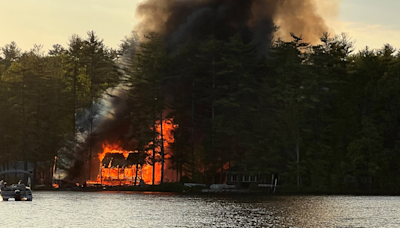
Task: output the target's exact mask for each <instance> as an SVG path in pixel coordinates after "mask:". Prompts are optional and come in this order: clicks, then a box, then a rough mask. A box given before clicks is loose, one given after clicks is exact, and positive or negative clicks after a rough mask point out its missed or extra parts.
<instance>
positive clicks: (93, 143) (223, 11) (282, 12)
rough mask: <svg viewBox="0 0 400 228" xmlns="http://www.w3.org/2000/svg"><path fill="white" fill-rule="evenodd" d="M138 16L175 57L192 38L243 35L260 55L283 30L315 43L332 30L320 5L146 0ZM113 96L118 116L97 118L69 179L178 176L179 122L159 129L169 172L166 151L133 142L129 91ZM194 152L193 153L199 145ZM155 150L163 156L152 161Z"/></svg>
mask: <svg viewBox="0 0 400 228" xmlns="http://www.w3.org/2000/svg"><path fill="white" fill-rule="evenodd" d="M136 14H137V16H138V20H139V21H138V23H137V26H136V28H135V30H136V32H137V33H138V34H139V35H140V36H142V35H146V34H148V33H150V32H155V33H157V34H159V35H160V37H161V39H162V40H163V42H165V43H166V44H167V46H168V52H169V53H174V51H176V50H177V49H178V47H179V45H180V44H182V43H184V42H185V41H186V40H187V39H190V38H191V37H200V38H201V37H208V36H213V37H215V38H217V39H218V40H225V41H226V40H228V39H229V37H231V36H233V35H234V34H237V33H240V34H241V36H242V37H243V39H244V41H245V42H246V43H252V44H253V45H254V46H256V47H257V50H258V54H259V55H267V52H268V48H269V47H270V45H271V41H272V40H273V39H274V36H275V35H276V34H275V32H276V28H277V26H280V27H281V29H280V30H279V32H280V33H281V34H283V33H285V34H284V35H282V36H283V37H285V36H286V37H287V36H288V34H289V33H290V32H293V33H295V34H296V35H301V34H302V35H303V36H305V37H306V38H308V40H309V41H311V42H314V41H316V40H318V39H319V37H320V35H322V33H323V32H327V31H329V28H328V27H327V26H326V25H325V23H324V20H323V19H322V18H321V17H320V16H319V15H318V14H317V13H316V1H315V0H301V1H299V0H286V1H280V0H191V1H189V0H162V1H160V0H145V1H142V2H141V3H140V4H139V5H138V8H137V9H136ZM276 25H277V26H276ZM131 51H132V52H133V53H129V54H128V55H129V56H132V55H133V54H134V52H135V51H136V49H135V48H133V49H132V50H131ZM162 86H165V87H166V85H162ZM164 90H165V91H166V89H164ZM166 93H168V92H166ZM113 95H114V96H112V97H107V98H105V99H108V101H107V102H108V103H110V108H109V109H108V110H107V111H109V112H110V113H112V115H108V114H106V115H103V116H105V118H96V117H94V119H100V120H99V121H97V123H95V125H96V126H95V128H94V129H93V131H92V127H90V131H89V130H87V132H89V133H88V134H87V135H88V136H87V137H86V138H85V140H84V141H85V142H84V146H83V147H82V148H80V149H77V156H76V160H75V162H74V165H73V166H72V167H71V169H70V175H69V178H70V179H72V180H74V181H77V182H80V183H83V182H87V183H89V184H103V185H135V184H138V183H139V182H140V180H143V181H144V182H145V183H159V182H160V181H161V179H162V178H161V175H162V174H161V173H162V172H161V170H164V171H165V173H166V176H168V174H167V173H168V172H172V170H170V169H169V167H168V156H171V154H172V151H171V149H170V148H169V145H170V144H171V143H172V142H174V137H173V134H172V132H173V128H174V127H173V126H174V125H173V123H172V122H171V121H170V120H168V121H167V120H165V117H164V118H162V119H163V123H162V124H158V127H157V128H159V129H157V131H158V132H159V133H158V135H159V136H160V138H158V139H157V140H158V141H159V143H158V144H159V145H162V146H163V147H164V148H165V151H166V152H165V155H166V161H165V164H166V166H165V167H164V168H163V167H162V164H163V162H162V161H161V158H160V152H161V150H162V149H161V148H159V147H160V146H158V147H156V146H153V145H149V146H148V147H149V149H148V150H147V151H137V147H138V145H137V144H138V143H137V141H136V140H135V139H132V138H128V137H127V134H128V133H129V132H130V131H132V130H134V129H131V122H130V120H129V119H127V118H126V117H127V116H129V113H128V111H127V110H126V106H127V104H126V100H127V97H128V96H127V94H126V90H124V91H123V92H119V93H117V94H113ZM170 96H172V95H170ZM153 100H154V97H153ZM196 109H200V108H198V107H196ZM161 112H162V111H161ZM91 114H92V113H91ZM158 114H159V113H157V115H158ZM92 119H93V118H92ZM164 121H165V122H164ZM188 122H190V121H188ZM189 125H190V124H189ZM161 126H163V128H162V130H161ZM151 127H152V126H149V128H151ZM196 127H198V126H191V127H187V129H189V128H190V129H191V130H192V132H184V134H186V135H190V136H188V137H187V138H188V139H187V140H186V141H191V142H190V143H192V144H194V143H195V140H194V138H195V136H193V135H194V133H193V132H195V131H196V132H199V130H198V129H194V128H196ZM198 128H200V127H198ZM160 141H161V142H160ZM152 147H153V149H152ZM191 147H192V151H193V150H194V149H193V148H194V145H191ZM154 151H156V152H157V153H156V155H155V156H152V155H151V153H154ZM191 153H193V152H191ZM192 162H193V163H194V160H193V161H192ZM169 176H170V177H169V178H168V179H170V180H172V176H175V175H169ZM153 178H154V181H153Z"/></svg>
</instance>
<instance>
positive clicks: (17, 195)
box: [0, 170, 33, 201]
mask: <svg viewBox="0 0 400 228" xmlns="http://www.w3.org/2000/svg"><path fill="white" fill-rule="evenodd" d="M10 173H23V174H28V175H31V173H29V172H27V171H25V170H12V171H3V172H0V176H2V175H5V174H10ZM25 180H26V179H25ZM27 182H28V183H27V185H25V184H23V183H21V181H19V182H18V184H12V185H7V183H6V182H5V181H3V180H1V181H0V195H1V198H2V199H3V201H8V200H9V199H11V198H14V200H15V201H32V199H33V196H32V190H31V187H30V186H31V178H30V177H28V178H27Z"/></svg>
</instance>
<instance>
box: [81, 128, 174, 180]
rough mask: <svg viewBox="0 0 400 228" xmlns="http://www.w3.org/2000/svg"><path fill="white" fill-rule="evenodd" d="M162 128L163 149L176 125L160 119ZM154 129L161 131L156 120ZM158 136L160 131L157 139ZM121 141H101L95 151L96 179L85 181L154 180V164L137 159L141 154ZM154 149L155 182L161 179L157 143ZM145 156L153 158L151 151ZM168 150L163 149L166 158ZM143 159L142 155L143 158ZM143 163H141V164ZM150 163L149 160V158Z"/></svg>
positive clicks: (171, 140)
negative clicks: (124, 147)
mask: <svg viewBox="0 0 400 228" xmlns="http://www.w3.org/2000/svg"><path fill="white" fill-rule="evenodd" d="M162 128H163V129H162V132H163V144H164V151H166V150H167V148H169V145H170V144H172V143H173V142H174V136H173V134H172V131H173V130H174V129H175V128H176V126H175V125H173V123H172V121H170V120H163V124H162ZM156 129H157V132H158V133H160V132H161V125H160V123H159V122H158V124H157V125H156ZM157 140H161V134H159V136H158V139H157ZM121 145H122V143H120V142H115V143H109V142H103V145H102V151H100V152H99V153H98V158H99V161H100V167H99V174H98V176H97V179H96V180H95V181H87V182H86V183H87V184H88V185H95V184H100V185H108V186H116V185H139V184H140V183H141V181H142V182H144V183H146V184H152V183H153V166H152V165H151V164H148V163H147V162H139V160H140V159H139V158H140V156H143V155H141V154H139V152H138V151H127V150H124V149H123V148H122V147H121ZM155 151H156V152H157V155H156V160H157V161H158V162H156V163H155V165H154V166H155V167H154V170H155V172H154V183H155V184H159V183H160V182H161V168H162V165H161V162H159V161H160V160H161V155H160V154H159V153H160V151H161V148H160V146H158V147H156V149H155ZM145 156H146V157H147V158H145V159H144V160H147V161H151V160H152V151H151V150H150V151H149V154H146V155H145ZM169 157H170V154H168V153H166V154H165V156H164V158H165V159H167V158H169ZM142 160H143V159H142ZM141 163H143V164H141ZM150 163H151V162H150Z"/></svg>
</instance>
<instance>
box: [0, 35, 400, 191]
mask: <svg viewBox="0 0 400 228" xmlns="http://www.w3.org/2000/svg"><path fill="white" fill-rule="evenodd" d="M354 50H355V46H354V43H353V41H352V40H351V38H349V36H348V35H347V34H341V35H337V36H331V35H329V34H327V33H325V34H321V38H320V42H319V43H318V44H310V43H306V42H304V40H303V38H302V37H301V36H297V35H296V34H292V40H281V39H275V40H273V41H272V42H271V44H270V46H269V47H268V49H266V50H265V49H264V48H258V47H257V45H254V44H253V43H252V42H249V41H248V39H246V37H243V36H242V35H241V34H240V33H237V34H235V35H233V36H230V37H229V38H228V39H219V38H218V37H214V36H203V37H197V38H193V37H192V38H190V39H187V40H185V42H182V43H180V44H179V45H178V46H176V47H171V46H170V45H169V44H168V43H167V42H165V41H164V40H163V39H162V37H160V36H159V35H158V34H156V33H149V34H147V35H146V36H144V37H141V38H140V39H139V38H138V36H132V37H130V38H126V39H125V40H123V41H122V42H121V46H120V48H119V49H118V50H113V49H111V48H108V47H107V46H106V45H105V44H104V41H103V40H102V39H101V38H100V37H98V36H97V35H96V33H95V32H93V31H91V32H88V34H87V36H86V37H84V38H82V37H80V36H78V35H73V36H71V37H70V38H69V41H68V46H67V47H62V46H61V45H58V44H57V45H54V46H53V48H52V49H51V50H49V51H48V52H46V51H45V50H44V49H43V47H42V46H40V45H35V46H34V47H33V48H32V49H31V50H29V51H22V50H20V49H19V48H18V46H17V44H16V43H14V42H12V43H10V44H7V45H5V46H3V47H2V48H1V55H0V56H1V57H0V98H1V100H0V109H1V110H3V111H2V114H1V115H0V126H2V127H1V128H0V131H1V133H0V145H1V147H0V165H2V166H3V167H5V166H6V165H8V164H9V162H10V161H20V160H22V161H25V163H26V164H27V163H28V162H29V163H33V164H40V165H41V166H45V167H52V166H53V162H54V157H55V156H57V157H59V159H58V160H57V163H58V164H57V166H59V167H62V168H64V169H66V170H68V169H69V168H70V167H71V161H74V160H75V159H77V157H82V155H80V154H77V151H79V150H78V149H77V147H79V143H78V141H79V140H78V138H79V136H80V135H81V133H82V132H83V131H84V130H82V129H89V130H87V131H86V132H88V134H89V136H92V135H95V134H97V133H98V132H96V126H95V125H96V124H95V123H96V118H99V115H98V113H97V112H96V110H94V109H95V108H94V107H95V105H96V104H98V103H100V102H101V101H102V99H104V96H111V97H112V96H115V95H113V94H109V93H108V91H109V89H110V88H115V87H118V86H121V85H123V87H124V88H125V92H126V95H127V99H126V107H125V110H124V112H123V113H125V116H123V117H122V118H124V119H128V120H129V121H128V124H129V126H130V129H131V130H130V131H129V132H128V133H126V134H124V137H127V138H129V139H135V140H136V148H135V149H136V150H137V151H139V153H143V154H146V153H149V151H150V154H151V153H153V155H154V153H155V151H154V146H155V145H157V144H159V145H160V144H161V145H163V143H160V137H159V134H158V133H157V131H155V130H154V126H155V125H156V122H157V121H158V122H159V121H160V119H163V120H167V119H168V120H171V121H173V123H174V126H176V127H175V129H174V131H173V137H174V143H173V144H171V145H170V146H171V148H169V149H170V151H172V153H171V154H170V158H169V160H170V162H171V163H172V164H173V168H174V170H175V171H176V173H177V174H178V176H179V177H180V178H182V177H183V176H185V178H186V179H191V180H192V181H195V182H202V183H210V182H218V181H219V179H218V178H217V179H218V180H217V179H215V176H216V175H218V173H220V172H221V171H223V170H225V171H226V170H227V169H229V168H232V167H234V168H236V169H239V170H246V171H247V172H254V173H263V174H268V175H270V174H273V173H279V174H280V176H281V184H282V185H284V186H285V189H286V190H287V191H293V192H296V191H298V192H302V191H303V192H306V191H312V192H330V193H349V192H368V193H394V194H397V193H400V189H399V187H400V166H399V165H398V162H400V53H399V52H398V51H397V50H396V49H395V48H394V47H392V46H390V45H389V44H385V45H384V46H383V47H382V48H381V49H377V50H372V49H369V48H368V47H366V48H364V49H362V50H360V51H357V52H356V51H354ZM87 110H90V112H89V114H90V115H87V112H86V111H87ZM85 113H86V114H85ZM95 113H96V115H95ZM82 118H86V119H85V121H82ZM83 122H85V123H83ZM87 123H89V128H87ZM84 124H86V125H85V126H83V125H84ZM88 138H90V137H88ZM86 143H87V142H86ZM149 145H153V146H149ZM152 150H153V152H151V151H152ZM157 153H159V156H157V158H158V160H157V161H156V159H150V161H151V162H163V160H164V152H163V150H161V151H158V152H157ZM84 156H85V157H87V156H88V155H87V154H85V155H84ZM89 156H91V155H89ZM154 158H155V157H154ZM214 179H215V180H214Z"/></svg>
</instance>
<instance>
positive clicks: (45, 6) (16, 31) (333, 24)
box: [0, 0, 400, 51]
mask: <svg viewBox="0 0 400 228" xmlns="http://www.w3.org/2000/svg"><path fill="white" fill-rule="evenodd" d="M140 1H141V0H113V1H110V0H68V1H62V0H13V1H12V0H0V47H3V46H4V45H6V44H9V43H10V42H11V41H15V42H16V43H17V45H18V46H19V47H20V48H21V49H22V50H23V51H28V50H30V49H32V48H33V46H34V44H42V45H43V46H44V49H45V50H48V49H51V48H52V46H53V44H61V45H62V46H64V47H66V46H67V44H68V39H69V38H70V37H71V36H72V35H73V34H77V35H80V36H82V37H85V36H86V33H87V32H88V31H91V30H93V31H95V32H96V34H97V35H98V36H99V37H100V38H102V39H104V44H105V45H107V46H108V47H111V48H118V46H119V44H120V43H121V40H123V39H124V37H125V36H129V35H130V33H131V31H132V30H133V28H134V25H135V23H136V22H137V19H136V18H135V8H136V6H137V4H138V2H140ZM316 1H317V2H324V1H325V2H328V3H332V2H338V1H339V2H340V4H339V8H338V10H337V11H335V10H332V9H334V8H333V7H329V4H328V5H327V4H325V5H324V6H322V5H321V7H320V8H319V9H320V10H319V11H320V14H321V16H322V17H323V18H324V19H325V20H326V22H327V25H328V26H329V27H330V28H331V29H332V30H333V31H334V33H335V34H340V33H342V32H345V33H348V34H349V36H350V37H352V39H353V40H354V41H355V45H356V49H357V50H359V49H363V48H365V47H366V46H369V48H380V47H382V46H383V45H384V44H386V43H389V44H391V45H392V46H394V47H395V48H400V23H397V22H398V21H400V14H399V13H398V9H400V1H398V0H380V1H377V0H316ZM319 4H321V3H319Z"/></svg>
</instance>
